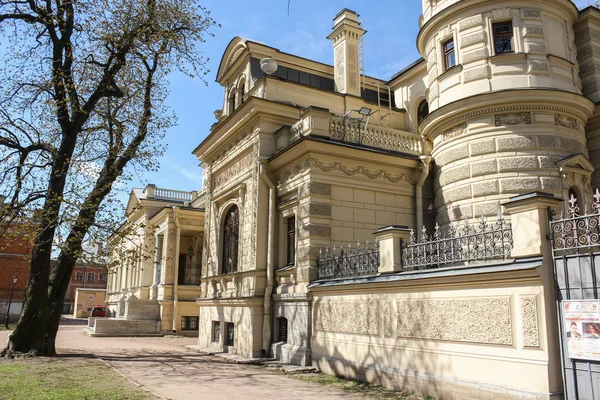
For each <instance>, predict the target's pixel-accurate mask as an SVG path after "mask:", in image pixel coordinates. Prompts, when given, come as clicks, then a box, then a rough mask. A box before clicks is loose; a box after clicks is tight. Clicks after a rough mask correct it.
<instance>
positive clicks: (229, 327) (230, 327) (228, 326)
mask: <svg viewBox="0 0 600 400" xmlns="http://www.w3.org/2000/svg"><path fill="white" fill-rule="evenodd" d="M230 332H231V336H230V335H229V333H230ZM224 342H225V346H234V345H235V324H234V323H233V322H225V337H224Z"/></svg>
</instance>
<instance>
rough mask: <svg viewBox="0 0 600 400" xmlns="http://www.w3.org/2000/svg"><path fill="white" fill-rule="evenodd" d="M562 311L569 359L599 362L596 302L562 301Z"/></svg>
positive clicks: (599, 314) (599, 321) (599, 323)
mask: <svg viewBox="0 0 600 400" xmlns="http://www.w3.org/2000/svg"><path fill="white" fill-rule="evenodd" d="M562 311H563V318H564V325H563V327H564V329H565V334H566V337H567V352H568V353H567V354H568V355H569V358H577V359H581V360H592V361H600V303H599V302H598V300H564V301H563V302H562Z"/></svg>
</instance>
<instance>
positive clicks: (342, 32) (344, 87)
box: [327, 8, 367, 96]
mask: <svg viewBox="0 0 600 400" xmlns="http://www.w3.org/2000/svg"><path fill="white" fill-rule="evenodd" d="M366 32H367V31H365V30H364V29H362V28H361V27H360V22H358V14H357V13H355V12H354V11H352V10H348V9H347V8H344V9H343V10H342V11H340V12H339V13H338V15H336V16H335V18H334V19H333V32H332V33H331V34H330V35H329V36H327V39H329V40H331V41H332V42H333V56H334V64H333V65H334V74H335V90H336V91H337V92H340V93H348V94H352V95H354V96H360V54H359V46H360V38H361V37H362V35H364V34H365V33H366Z"/></svg>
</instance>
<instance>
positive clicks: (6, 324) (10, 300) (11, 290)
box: [4, 276, 17, 329]
mask: <svg viewBox="0 0 600 400" xmlns="http://www.w3.org/2000/svg"><path fill="white" fill-rule="evenodd" d="M12 284H13V285H12V289H10V296H9V298H8V307H7V308H6V315H5V316H4V327H5V328H6V329H8V314H9V313H10V306H11V304H12V298H13V293H14V292H15V285H16V284H17V277H16V276H13V278H12Z"/></svg>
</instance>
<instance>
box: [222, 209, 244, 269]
mask: <svg viewBox="0 0 600 400" xmlns="http://www.w3.org/2000/svg"><path fill="white" fill-rule="evenodd" d="M234 209H235V210H234ZM230 217H231V219H232V221H231V222H229V218H230ZM221 232H222V236H223V239H222V241H221V246H222V248H221V274H223V275H227V274H233V273H236V272H238V269H239V265H238V264H239V247H240V246H239V245H240V208H239V207H238V206H237V204H233V205H231V206H229V207H228V208H227V211H226V213H225V217H224V218H223V225H222V228H221ZM230 259H231V260H232V262H231V264H230V263H228V262H226V260H230Z"/></svg>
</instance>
